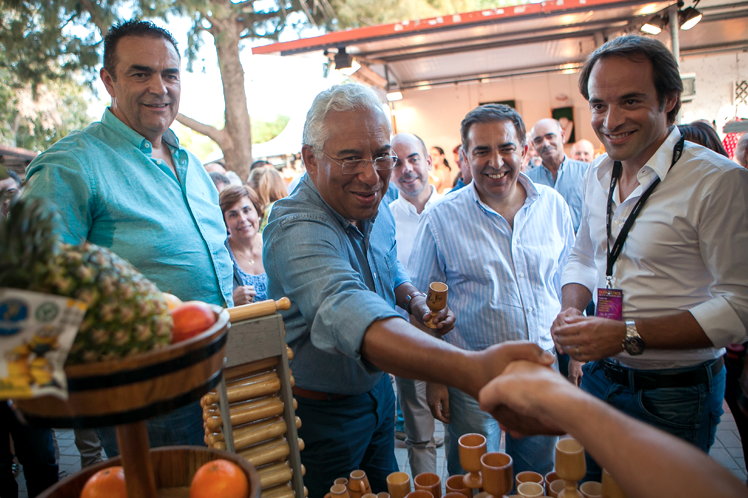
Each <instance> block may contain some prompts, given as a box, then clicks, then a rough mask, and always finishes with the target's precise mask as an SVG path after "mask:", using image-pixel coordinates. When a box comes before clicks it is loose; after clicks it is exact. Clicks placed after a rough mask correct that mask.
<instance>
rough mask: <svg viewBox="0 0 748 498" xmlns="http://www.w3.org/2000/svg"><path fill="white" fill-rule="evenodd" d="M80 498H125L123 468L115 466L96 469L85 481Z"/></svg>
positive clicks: (125, 488) (125, 489)
mask: <svg viewBox="0 0 748 498" xmlns="http://www.w3.org/2000/svg"><path fill="white" fill-rule="evenodd" d="M80 498H127V487H126V486H125V470H124V469H123V468H122V467H119V466H115V467H107V468H106V469H102V470H100V471H98V472H97V473H95V474H94V475H92V476H91V477H90V478H89V479H88V481H86V485H85V486H83V491H81V496H80Z"/></svg>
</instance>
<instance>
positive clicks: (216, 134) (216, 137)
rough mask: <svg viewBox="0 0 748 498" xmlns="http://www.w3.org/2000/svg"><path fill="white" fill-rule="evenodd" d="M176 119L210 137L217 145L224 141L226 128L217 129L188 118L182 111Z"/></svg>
mask: <svg viewBox="0 0 748 498" xmlns="http://www.w3.org/2000/svg"><path fill="white" fill-rule="evenodd" d="M177 121H179V122H180V123H181V124H183V125H184V126H186V127H187V128H190V129H191V130H195V131H196V132H198V133H201V134H203V135H205V136H206V137H208V138H210V139H212V140H213V141H214V142H216V143H217V144H218V145H219V146H220V145H221V144H222V143H223V142H225V141H226V128H224V129H222V130H219V129H218V128H216V127H215V126H210V125H206V124H203V123H201V122H199V121H196V120H194V119H192V118H188V117H187V116H185V115H184V114H182V113H179V114H177Z"/></svg>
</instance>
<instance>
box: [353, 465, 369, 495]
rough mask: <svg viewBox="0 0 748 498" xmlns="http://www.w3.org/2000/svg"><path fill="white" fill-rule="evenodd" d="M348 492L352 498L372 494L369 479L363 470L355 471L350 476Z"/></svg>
mask: <svg viewBox="0 0 748 498" xmlns="http://www.w3.org/2000/svg"><path fill="white" fill-rule="evenodd" d="M348 492H349V493H350V494H351V498H361V496H362V495H365V494H366V493H371V486H369V479H368V478H367V477H366V472H364V471H363V470H354V471H353V472H351V473H350V474H349V475H348Z"/></svg>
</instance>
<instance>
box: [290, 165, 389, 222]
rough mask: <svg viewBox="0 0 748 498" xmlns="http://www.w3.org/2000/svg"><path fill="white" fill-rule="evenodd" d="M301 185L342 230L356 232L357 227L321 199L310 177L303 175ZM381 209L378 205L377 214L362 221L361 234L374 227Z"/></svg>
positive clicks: (380, 204)
mask: <svg viewBox="0 0 748 498" xmlns="http://www.w3.org/2000/svg"><path fill="white" fill-rule="evenodd" d="M302 183H304V184H306V186H307V187H309V188H310V189H311V191H312V192H313V193H314V196H315V197H316V198H317V199H319V202H320V203H322V205H324V206H325V207H326V208H327V210H328V211H329V212H330V213H332V215H333V217H335V219H336V220H338V223H340V225H341V226H342V227H343V229H344V230H347V229H348V228H349V227H350V228H354V229H355V230H358V227H357V226H356V225H355V224H354V223H353V222H351V220H349V219H348V218H346V217H345V216H343V215H341V214H340V213H338V212H337V211H335V210H334V209H333V208H332V206H330V205H329V204H328V203H327V202H326V201H325V200H324V199H323V198H322V195H320V193H319V190H317V186H316V185H315V184H314V182H313V181H312V177H311V176H310V175H308V174H306V175H304V179H303V180H302ZM381 208H382V203H381V202H380V203H379V207H378V208H377V214H375V215H374V217H372V218H369V219H368V220H363V223H362V230H359V231H360V232H361V233H362V234H364V235H366V234H367V232H369V231H370V230H371V227H372V226H373V225H374V220H376V219H377V216H378V215H379V210H380V209H381Z"/></svg>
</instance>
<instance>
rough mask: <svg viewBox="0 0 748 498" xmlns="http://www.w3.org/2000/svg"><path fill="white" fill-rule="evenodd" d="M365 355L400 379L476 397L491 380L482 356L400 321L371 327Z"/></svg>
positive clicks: (364, 345)
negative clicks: (443, 386)
mask: <svg viewBox="0 0 748 498" xmlns="http://www.w3.org/2000/svg"><path fill="white" fill-rule="evenodd" d="M401 287H402V286H401ZM398 289H399V288H398ZM361 356H363V357H364V358H365V359H366V360H367V361H368V362H369V363H371V364H372V365H374V366H375V367H377V368H379V369H381V370H384V371H385V372H389V373H391V374H394V375H396V376H398V377H405V378H409V379H418V380H425V381H427V382H437V383H440V384H448V385H450V386H452V387H456V388H458V389H460V390H462V391H464V392H466V393H468V394H470V395H472V396H475V397H477V395H478V391H479V390H480V388H481V387H483V385H484V384H485V383H486V382H488V380H490V378H491V376H490V374H489V373H487V372H483V370H482V368H481V362H480V361H478V359H477V357H478V356H479V353H476V352H472V351H465V350H462V349H459V348H456V347H454V346H452V345H450V344H448V343H446V342H444V341H441V340H439V339H435V338H434V337H431V336H430V335H428V334H425V333H423V332H422V331H420V330H417V329H416V328H414V327H412V326H411V325H410V324H408V323H407V322H405V321H404V320H401V319H397V318H390V319H386V320H380V321H377V322H374V323H373V324H371V325H370V326H369V328H368V329H367V330H366V334H364V340H363V342H362V343H361Z"/></svg>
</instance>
